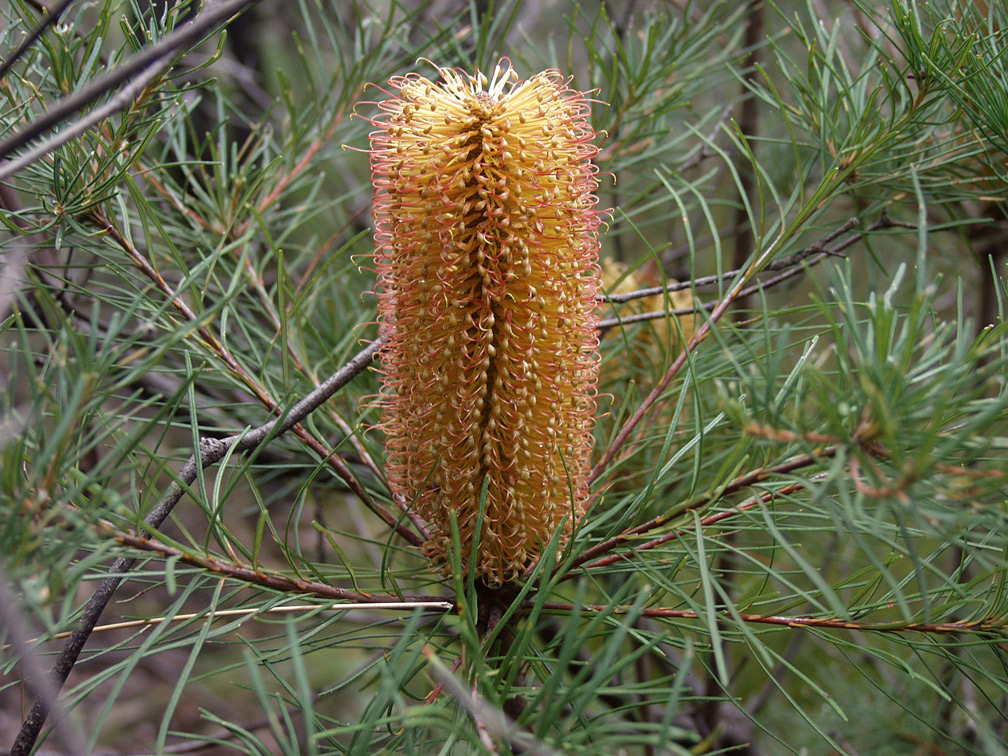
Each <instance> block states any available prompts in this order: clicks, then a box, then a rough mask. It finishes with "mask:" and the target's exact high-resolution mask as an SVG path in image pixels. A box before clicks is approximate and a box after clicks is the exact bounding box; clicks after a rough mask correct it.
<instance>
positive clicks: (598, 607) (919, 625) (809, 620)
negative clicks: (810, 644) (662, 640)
mask: <svg viewBox="0 0 1008 756" xmlns="http://www.w3.org/2000/svg"><path fill="white" fill-rule="evenodd" d="M532 607H533V602H532V601H526V602H524V603H523V604H522V606H521V608H522V609H526V610H528V609H531V608H532ZM574 608H575V607H574V605H573V604H564V603H555V602H546V603H545V604H543V606H542V609H543V612H555V613H565V612H571V611H574ZM577 609H578V610H579V611H583V612H607V613H612V614H627V613H629V612H632V611H634V612H637V613H638V614H639V615H640V616H641V617H661V618H666V619H705V618H706V617H707V614H706V613H702V612H697V611H696V610H694V609H672V608H671V607H652V608H649V609H640V608H635V607H632V606H616V607H611V606H605V605H602V604H580V605H579V606H578V607H577ZM715 617H716V619H717V621H718V622H721V623H727V622H730V621H731V620H732V619H735V618H738V619H740V620H742V621H743V622H748V623H754V624H762V625H778V626H783V627H791V628H801V627H810V628H822V629H829V630H856V631H858V632H866V633H937V634H950V633H962V632H969V633H991V634H994V633H1001V634H1004V633H1005V632H1006V628H1008V617H996V616H991V617H983V618H982V619H976V620H962V621H959V622H850V621H848V620H840V619H827V618H825V617H787V616H780V615H766V614H748V613H744V612H738V613H733V614H729V613H728V612H719V613H717V614H716V615H715Z"/></svg>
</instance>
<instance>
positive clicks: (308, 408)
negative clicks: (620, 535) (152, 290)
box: [10, 340, 420, 756]
mask: <svg viewBox="0 0 1008 756" xmlns="http://www.w3.org/2000/svg"><path fill="white" fill-rule="evenodd" d="M380 346H381V341H380V340H377V341H375V342H373V343H372V344H369V345H368V346H367V347H365V348H364V349H362V350H361V351H360V352H358V353H357V355H356V356H354V358H353V359H352V360H350V362H348V363H347V364H346V365H344V366H343V367H342V368H340V369H339V370H337V371H336V372H335V373H333V375H332V376H331V377H330V378H329V379H328V380H326V381H325V383H323V384H322V385H321V386H319V387H318V388H317V389H315V390H314V391H312V392H311V393H310V394H308V395H307V396H306V397H305V398H304V399H302V400H301V401H299V402H298V403H297V404H295V405H294V406H293V407H292V408H291V410H290V412H288V413H287V414H286V415H283V416H281V417H278V418H274V419H273V420H270V421H269V422H268V423H265V424H264V425H260V426H259V427H258V428H253V429H252V430H250V431H248V432H247V433H238V434H235V435H233V436H229V437H228V438H225V439H209V438H204V439H202V440H201V441H200V448H199V451H198V454H193V456H191V457H190V458H189V461H188V462H186V464H185V466H183V468H182V469H181V470H180V471H179V474H178V480H177V481H176V482H174V483H172V484H171V485H170V486H169V487H168V490H167V491H165V493H164V495H163V496H162V497H161V500H160V501H159V502H158V504H157V506H155V507H154V509H153V510H151V512H150V513H149V514H148V515H147V517H145V518H144V523H146V525H147V526H148V527H150V528H152V529H157V528H159V527H160V526H161V523H163V522H164V521H165V519H166V518H167V517H168V515H169V514H171V511H172V509H174V507H175V505H176V504H177V503H178V502H179V501H180V500H181V499H182V496H183V494H185V492H186V490H187V489H188V487H189V486H191V485H192V484H193V482H194V481H195V480H196V477H197V475H198V473H199V471H200V470H202V469H205V468H206V467H209V466H210V465H212V464H214V463H215V462H219V461H220V460H221V459H223V458H224V456H225V455H226V454H227V453H228V452H229V451H231V450H234V451H236V452H243V451H251V450H253V449H255V448H257V447H258V446H259V445H260V444H262V443H264V442H265V441H267V440H270V439H272V438H275V437H277V436H281V435H283V434H284V433H286V432H287V431H289V430H290V429H291V428H293V427H294V426H296V425H297V424H298V423H300V422H301V421H302V420H304V419H305V418H306V417H307V416H308V415H309V414H311V413H312V412H313V411H314V410H315V409H317V408H318V407H320V406H321V405H322V404H323V402H325V401H326V400H328V399H329V398H330V397H331V396H332V395H333V394H335V393H336V392H337V391H339V390H340V389H341V388H343V386H345V385H346V384H347V383H349V382H350V380H351V379H352V378H353V377H354V376H356V375H357V374H358V373H360V372H361V371H363V370H364V369H365V368H367V366H368V365H369V364H370V363H371V360H372V359H374V356H375V354H377V352H378V349H379V347H380ZM416 540H417V541H418V542H419V540H420V539H419V538H417V539H416ZM135 563H136V559H133V558H131V557H119V558H118V559H116V560H115V562H113V564H112V567H111V568H110V569H109V576H108V577H107V578H105V579H104V580H103V581H102V582H101V584H100V585H99V586H98V589H97V590H96V591H95V592H94V595H92V596H91V599H90V600H89V601H88V603H87V605H86V606H85V607H84V611H83V613H82V614H81V618H80V620H79V621H78V623H77V627H76V628H75V629H74V631H73V633H71V635H70V639H69V640H68V641H67V643H66V645H65V646H64V647H63V651H62V652H61V653H60V655H59V658H58V659H57V660H56V664H55V665H54V666H53V670H52V675H51V676H52V679H53V681H54V684H55V688H56V690H57V691H58V690H59V689H60V688H61V687H62V686H63V683H64V682H66V678H67V676H68V675H69V674H70V671H71V670H72V669H73V667H74V665H75V664H76V663H77V658H78V657H79V656H80V653H81V651H82V650H83V648H84V644H85V643H87V639H88V637H89V636H90V635H91V631H92V630H94V627H95V625H97V624H98V620H99V618H100V617H101V615H102V612H103V611H104V610H105V607H106V606H107V605H108V602H109V601H110V600H111V598H112V594H113V593H115V591H116V589H117V588H118V587H119V584H120V583H121V582H122V581H123V579H124V575H125V573H127V572H129V570H130V569H131V568H132V567H133V565H134V564H135ZM48 715H49V705H48V702H47V701H46V699H45V698H44V697H37V698H36V699H35V703H34V705H33V706H32V708H31V711H30V712H28V716H27V717H25V720H24V722H23V723H22V725H21V731H20V732H19V733H18V736H17V738H16V739H15V741H14V745H13V746H11V750H10V754H11V756H28V754H29V753H30V752H31V750H32V748H33V747H34V745H35V741H36V740H37V739H38V736H39V733H40V732H41V731H42V727H43V725H44V724H45V721H46V717H47V716H48Z"/></svg>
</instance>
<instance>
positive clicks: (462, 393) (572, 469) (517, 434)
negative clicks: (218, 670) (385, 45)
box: [370, 61, 600, 584]
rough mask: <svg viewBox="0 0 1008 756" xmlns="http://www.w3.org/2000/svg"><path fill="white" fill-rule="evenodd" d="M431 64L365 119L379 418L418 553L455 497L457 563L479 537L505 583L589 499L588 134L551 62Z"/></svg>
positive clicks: (593, 346)
mask: <svg viewBox="0 0 1008 756" xmlns="http://www.w3.org/2000/svg"><path fill="white" fill-rule="evenodd" d="M438 73H439V74H440V80H439V81H438V82H432V81H429V80H428V79H426V78H423V77H422V76H418V75H416V74H411V75H408V76H401V77H396V78H393V79H392V80H391V82H390V83H391V86H392V87H393V88H394V89H395V90H397V91H398V94H392V95H391V96H390V98H389V99H387V100H385V101H384V102H381V103H379V108H380V111H381V112H380V114H379V115H378V116H376V117H375V118H374V119H372V120H371V123H372V124H373V125H374V126H375V128H376V130H375V131H374V132H373V133H372V134H371V151H370V155H371V169H372V177H373V182H374V191H375V198H374V199H375V201H374V217H375V246H376V250H377V251H376V253H375V262H376V269H377V274H378V314H379V322H380V333H381V336H382V337H383V339H384V345H383V346H382V349H381V353H380V356H381V362H382V367H381V373H382V375H383V387H382V392H381V395H380V397H379V404H380V406H381V410H382V420H381V426H380V427H381V428H382V429H383V430H384V431H385V433H386V435H387V458H388V475H389V482H390V484H391V486H392V489H393V493H394V494H395V495H397V496H399V497H402V498H403V499H404V500H405V501H406V502H408V503H409V504H410V506H411V507H412V509H413V511H414V512H415V513H417V514H418V515H419V516H421V517H422V518H423V519H425V520H426V521H427V522H428V523H429V525H430V529H431V535H432V540H431V541H430V542H429V543H428V544H427V545H426V551H427V553H428V555H429V556H430V557H431V558H432V559H433V560H434V561H435V562H436V563H439V564H441V565H442V566H444V565H445V564H446V554H447V550H448V548H449V544H450V543H451V538H452V535H451V524H450V523H451V520H450V513H452V512H454V513H455V517H456V519H457V523H458V529H459V534H460V536H461V543H462V545H463V549H462V551H463V554H462V558H463V560H464V566H465V567H466V568H468V567H469V566H470V565H469V562H468V558H469V553H470V551H472V550H473V544H474V543H475V539H476V537H477V535H478V547H477V548H476V549H475V570H476V573H477V574H478V575H479V576H481V577H482V578H483V580H485V581H486V582H487V583H489V584H499V583H501V582H505V581H509V580H512V579H514V578H515V577H516V576H518V575H519V574H520V573H521V572H522V571H523V570H524V569H525V568H526V567H527V566H528V565H529V564H530V563H531V562H532V561H534V560H535V559H536V558H537V557H538V556H540V555H541V554H542V550H543V548H544V547H545V545H546V544H547V542H549V540H550V538H551V536H553V535H554V533H556V531H557V529H558V528H560V527H564V528H565V529H566V530H565V535H566V532H568V531H569V529H570V527H571V524H572V521H573V520H574V519H575V518H576V517H577V516H578V515H579V514H580V513H581V511H582V509H583V505H584V501H585V499H586V496H587V480H586V479H587V473H588V464H589V459H588V458H589V453H590V450H591V430H592V427H593V412H594V407H595V400H594V391H595V384H596V381H597V375H598V360H597V357H596V350H597V346H598V336H597V333H596V330H595V327H594V322H595V318H596V307H597V304H596V294H597V292H598V290H599V266H598V249H599V242H598V228H599V224H600V212H599V211H598V210H597V207H596V205H597V198H596V197H595V195H594V192H595V189H596V187H597V181H596V178H595V173H596V169H595V167H594V166H593V165H592V163H591V159H592V158H593V157H594V156H595V155H596V154H597V149H596V148H595V147H594V146H593V145H592V143H591V140H592V138H593V137H594V132H593V130H592V128H591V126H590V125H589V123H588V113H589V107H588V103H587V102H586V100H585V96H584V95H583V94H582V93H580V92H577V91H574V90H572V89H571V88H570V87H569V85H568V84H569V83H568V82H567V81H565V80H564V78H563V77H562V76H561V74H560V73H559V72H558V71H545V72H543V73H540V74H537V75H535V76H533V77H532V78H531V79H529V80H527V81H519V80H518V77H517V75H516V74H515V72H514V70H513V69H512V68H511V66H510V64H508V63H507V61H502V64H501V65H498V67H497V69H496V70H495V71H494V75H493V77H492V78H490V79H489V80H488V79H487V78H486V77H485V76H484V75H483V74H482V73H477V74H476V75H475V76H470V75H468V74H465V73H461V72H459V71H456V70H449V69H444V68H441V69H438ZM484 492H485V493H484ZM477 527H478V528H479V532H478V533H477Z"/></svg>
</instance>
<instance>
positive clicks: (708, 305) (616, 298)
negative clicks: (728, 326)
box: [596, 215, 914, 330]
mask: <svg viewBox="0 0 1008 756" xmlns="http://www.w3.org/2000/svg"><path fill="white" fill-rule="evenodd" d="M857 225H858V219H857V218H851V219H849V220H848V221H847V222H846V223H844V224H843V225H842V226H841V227H840V228H838V229H836V230H835V231H832V232H830V233H829V234H828V235H826V236H825V237H823V238H822V239H821V240H820V241H817V242H815V243H814V244H810V245H809V246H808V247H806V248H805V249H803V250H801V251H800V252H796V253H795V254H793V255H790V256H788V257H785V258H781V259H780V260H774V261H773V262H772V263H770V264H769V265H767V266H766V267H765V268H764V269H763V270H762V271H761V273H766V272H767V271H776V270H784V272H783V273H781V274H780V275H777V276H772V277H770V278H765V279H763V280H762V281H757V282H756V283H754V284H752V285H751V286H747V287H746V288H744V289H742V291H741V292H740V293H739V296H745V295H748V294H752V293H754V292H758V291H761V290H763V289H766V288H768V287H770V286H776V285H777V284H780V283H783V282H784V281H787V280H788V279H790V278H794V277H795V276H798V275H801V274H802V273H804V272H805V267H804V266H802V267H799V265H800V263H803V262H804V263H805V264H806V265H808V266H812V265H816V264H818V263H820V262H822V261H823V260H825V259H826V258H827V257H841V256H842V255H841V253H842V252H843V251H844V250H845V249H847V248H848V247H850V246H851V245H853V244H856V243H857V242H859V241H861V239H863V238H864V236H865V234H869V233H872V232H875V231H881V230H883V229H886V228H892V227H893V226H900V227H903V228H914V226H912V225H910V224H906V223H900V222H896V221H894V220H892V219H891V218H889V216H887V215H883V216H882V217H881V218H879V219H878V220H877V221H875V222H874V223H873V224H872V225H871V226H869V227H868V228H866V229H865V230H864V231H862V232H860V233H857V234H853V235H852V236H850V237H848V238H846V239H844V240H843V241H842V242H840V243H839V244H836V245H835V246H833V247H826V246H825V245H826V244H829V243H830V242H831V241H833V240H835V239H836V238H838V237H840V236H842V235H843V234H846V233H848V232H849V231H852V230H853V229H855V228H856V227H857ZM743 272H744V271H743V270H732V271H728V272H726V273H723V274H722V275H720V276H716V275H715V276H703V277H702V278H695V279H693V280H692V281H680V282H675V283H670V284H668V285H667V286H653V287H651V288H648V289H638V290H636V291H627V292H624V293H622V294H611V295H608V296H601V297H599V299H600V300H601V301H602V302H605V303H609V304H622V303H624V302H630V301H632V300H634V299H643V298H645V297H653V296H655V295H658V294H664V293H666V292H675V291H684V290H686V289H695V288H700V287H703V286H711V285H713V284H716V283H719V282H721V281H724V280H725V279H729V278H734V277H735V276H737V275H739V274H740V273H743ZM720 302H721V300H714V301H712V302H704V303H703V304H701V305H700V306H699V308H695V307H675V308H670V309H669V310H656V311H654V312H640V313H635V314H633V315H625V316H623V317H616V318H605V319H603V320H600V321H598V323H597V324H596V325H597V327H598V328H599V329H601V330H605V329H607V328H613V327H615V326H619V325H629V324H631V323H641V322H644V321H648V320H660V319H662V318H664V317H666V316H667V315H691V314H693V313H694V312H696V311H697V309H702V310H713V309H714V308H715V307H717V306H718V305H719V304H720Z"/></svg>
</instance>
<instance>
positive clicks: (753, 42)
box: [732, 0, 763, 317]
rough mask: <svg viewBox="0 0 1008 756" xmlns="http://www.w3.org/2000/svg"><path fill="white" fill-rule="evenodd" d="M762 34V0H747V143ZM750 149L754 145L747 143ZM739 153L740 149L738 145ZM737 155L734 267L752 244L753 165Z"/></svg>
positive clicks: (743, 302)
mask: <svg viewBox="0 0 1008 756" xmlns="http://www.w3.org/2000/svg"><path fill="white" fill-rule="evenodd" d="M762 37H763V3H762V0H749V8H748V10H747V12H746V23H745V41H744V44H745V47H746V49H747V50H748V53H747V54H746V59H745V63H744V64H743V65H744V67H745V73H743V74H742V103H741V105H740V106H739V120H738V130H739V135H740V136H741V138H742V139H743V140H745V141H746V142H748V143H749V144H750V145H751V144H752V143H753V141H754V140H755V139H757V138H758V136H759V103H758V101H757V99H756V95H754V94H753V93H752V91H751V87H753V86H754V84H755V82H756V80H757V79H758V78H759V76H760V74H759V69H758V66H759V63H760V57H761V56H760V51H761V50H762V46H761V42H762V41H763V40H762ZM750 149H754V148H753V147H750ZM739 152H740V153H741V152H742V150H741V149H740V150H739ZM738 157H739V158H740V159H739V161H738V162H739V194H740V195H741V197H740V199H741V202H740V204H739V206H738V207H737V208H736V209H735V226H736V227H737V228H738V232H737V233H736V234H735V245H734V249H733V250H732V264H733V265H734V266H735V267H736V268H741V267H744V266H745V262H746V259H747V258H748V257H749V251H750V250H751V249H752V245H753V222H752V221H750V219H749V211H748V208H750V207H752V205H753V202H754V201H755V199H756V191H755V189H756V179H757V177H756V168H755V167H754V166H753V165H751V164H750V162H749V161H748V160H743V159H741V158H742V155H741V154H740V155H739V156H738ZM748 298H749V292H743V293H742V294H740V295H739V298H738V300H736V305H737V307H738V308H739V309H737V310H736V313H735V314H736V315H737V316H741V317H744V315H743V314H742V312H741V310H747V309H748V301H747V300H748Z"/></svg>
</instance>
